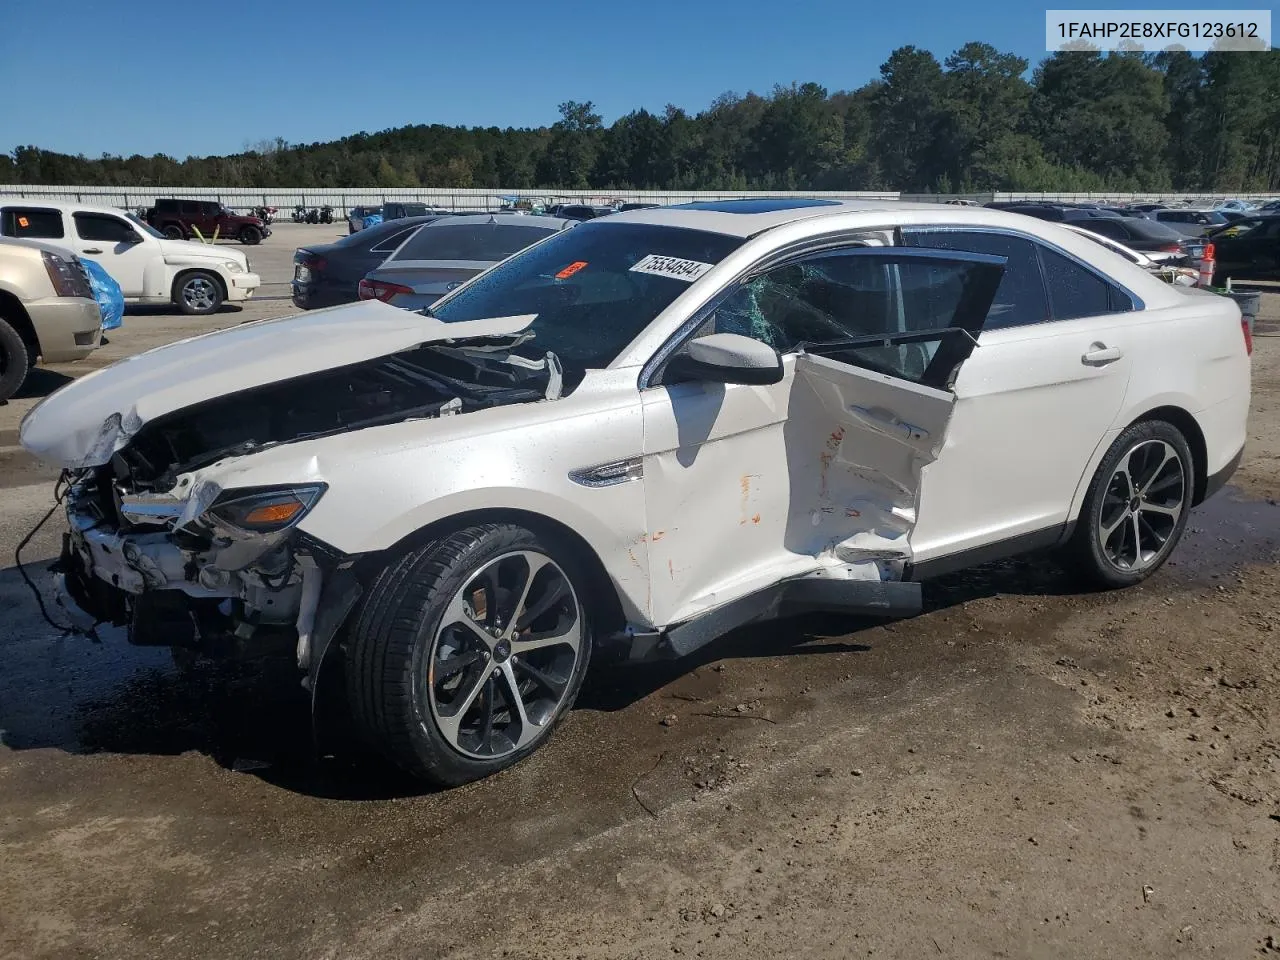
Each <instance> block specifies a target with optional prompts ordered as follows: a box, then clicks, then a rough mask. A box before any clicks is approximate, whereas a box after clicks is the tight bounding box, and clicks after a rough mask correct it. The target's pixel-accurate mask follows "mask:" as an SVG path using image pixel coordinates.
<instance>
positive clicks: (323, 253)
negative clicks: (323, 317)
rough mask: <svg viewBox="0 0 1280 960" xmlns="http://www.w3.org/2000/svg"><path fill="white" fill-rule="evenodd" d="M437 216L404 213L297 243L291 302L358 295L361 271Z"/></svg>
mask: <svg viewBox="0 0 1280 960" xmlns="http://www.w3.org/2000/svg"><path fill="white" fill-rule="evenodd" d="M438 219H439V216H429V217H406V218H405V219H403V220H391V221H389V222H385V223H380V224H378V225H377V226H373V227H370V228H368V229H367V230H361V231H360V232H359V233H356V234H348V235H347V236H345V237H343V238H342V239H340V240H337V241H336V242H334V243H326V244H322V245H319V246H308V247H299V248H298V249H297V251H295V253H294V255H293V283H292V292H293V302H294V303H295V304H297V305H298V306H299V307H302V308H303V309H304V310H311V309H314V308H316V307H333V306H337V305H338V304H340V303H353V302H354V301H356V300H358V299H360V281H361V280H362V279H364V276H365V274H367V273H368V272H369V271H370V270H373V269H375V268H376V267H377V266H378V265H379V264H381V263H382V262H383V261H384V260H386V259H387V257H389V256H390V255H391V254H392V253H394V252H395V251H396V248H397V247H399V246H400V245H401V244H402V243H404V241H405V240H407V239H408V238H409V236H410V235H411V234H412V233H414V232H415V231H416V230H417V229H418V228H419V227H420V226H422V225H423V224H424V223H430V222H431V221H433V220H438Z"/></svg>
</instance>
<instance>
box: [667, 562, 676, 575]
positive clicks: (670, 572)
mask: <svg viewBox="0 0 1280 960" xmlns="http://www.w3.org/2000/svg"><path fill="white" fill-rule="evenodd" d="M667 574H668V575H669V576H670V577H671V579H672V580H674V579H675V578H676V568H675V564H673V563H672V562H671V561H670V560H668V561H667Z"/></svg>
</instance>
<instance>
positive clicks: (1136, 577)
mask: <svg viewBox="0 0 1280 960" xmlns="http://www.w3.org/2000/svg"><path fill="white" fill-rule="evenodd" d="M1194 491H1195V466H1194V461H1193V460H1192V457H1191V449H1190V447H1189V446H1188V445H1187V441H1186V438H1185V437H1184V436H1183V435H1182V433H1181V432H1180V431H1179V430H1178V429H1177V428H1176V427H1174V426H1173V425H1172V424H1170V423H1166V422H1164V421H1162V420H1148V421H1144V422H1142V423H1135V424H1134V425H1133V426H1131V427H1129V428H1128V429H1127V430H1125V431H1124V432H1123V433H1121V434H1120V436H1119V437H1117V438H1116V440H1115V442H1114V443H1113V444H1112V445H1111V448H1110V449H1109V450H1108V451H1107V454H1106V456H1104V457H1103V458H1102V463H1101V464H1099V465H1098V471H1097V473H1095V474H1094V477H1093V481H1092V482H1091V483H1090V485H1089V492H1088V493H1087V494H1086V496H1085V500H1084V505H1083V506H1082V507H1081V509H1080V517H1079V519H1078V520H1077V521H1076V529H1075V533H1074V534H1073V536H1072V541H1071V544H1070V545H1069V547H1068V553H1069V554H1070V560H1071V562H1072V566H1073V568H1074V570H1075V571H1076V572H1077V573H1079V574H1081V575H1082V576H1083V577H1084V578H1085V579H1087V580H1088V581H1090V582H1092V583H1093V584H1094V585H1096V586H1100V587H1106V588H1111V587H1127V586H1131V585H1132V584H1136V583H1141V582H1142V581H1143V580H1145V579H1147V577H1149V576H1151V574H1153V573H1155V572H1156V570H1158V569H1160V567H1161V565H1162V564H1163V563H1164V562H1165V561H1166V560H1167V559H1169V554H1171V553H1172V552H1173V548H1174V547H1175V546H1177V544H1178V541H1179V539H1181V537H1182V532H1183V530H1185V529H1186V526H1187V517H1188V514H1189V511H1190V510H1191V500H1192V496H1193V493H1194Z"/></svg>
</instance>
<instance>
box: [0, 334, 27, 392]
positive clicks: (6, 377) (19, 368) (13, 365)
mask: <svg viewBox="0 0 1280 960" xmlns="http://www.w3.org/2000/svg"><path fill="white" fill-rule="evenodd" d="M35 359H36V357H35V352H34V351H30V352H29V351H28V350H27V344H26V342H25V341H24V340H23V339H22V334H20V333H18V331H17V330H15V329H13V327H12V326H10V325H9V324H8V323H6V322H5V321H4V319H3V318H0V400H8V399H9V398H10V397H12V396H13V395H14V394H15V393H17V392H18V388H19V387H21V386H22V382H23V381H24V380H26V379H27V371H28V370H30V369H31V367H32V365H33V363H34V362H35Z"/></svg>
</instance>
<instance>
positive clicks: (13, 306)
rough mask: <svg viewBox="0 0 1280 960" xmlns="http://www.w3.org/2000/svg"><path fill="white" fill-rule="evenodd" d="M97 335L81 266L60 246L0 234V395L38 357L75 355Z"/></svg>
mask: <svg viewBox="0 0 1280 960" xmlns="http://www.w3.org/2000/svg"><path fill="white" fill-rule="evenodd" d="M101 340H102V312H101V310H100V309H99V307H98V301H97V300H96V299H95V298H94V294H93V291H92V289H91V288H90V286H89V278H88V276H87V274H86V273H85V270H84V267H83V266H82V265H81V263H80V260H79V258H78V257H76V255H75V254H74V253H72V252H71V251H70V250H68V249H66V248H65V247H61V246H57V245H55V244H51V243H42V242H40V241H36V240H10V239H5V238H0V401H3V400H8V399H9V398H10V397H11V396H13V395H14V394H15V393H17V392H18V388H19V387H21V386H22V384H23V381H25V380H26V379H27V373H28V372H29V371H30V370H31V368H32V367H34V366H35V365H36V361H37V360H38V359H43V360H44V362H45V363H65V362H67V361H71V360H80V359H82V358H84V357H87V356H88V355H89V354H90V353H92V352H93V351H94V350H95V349H96V348H97V346H98V344H99V342H101Z"/></svg>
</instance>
